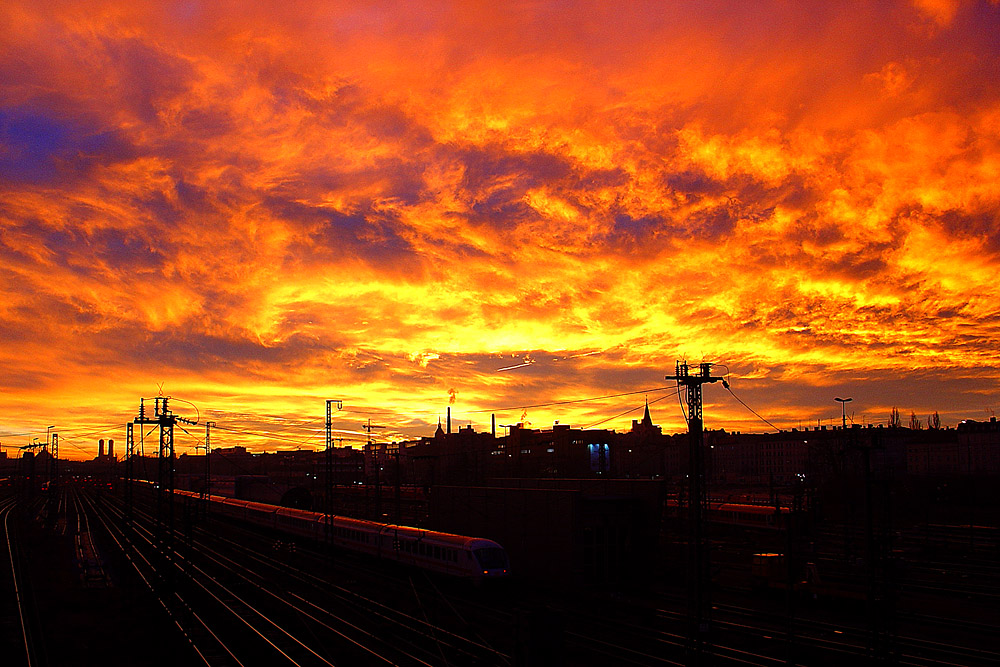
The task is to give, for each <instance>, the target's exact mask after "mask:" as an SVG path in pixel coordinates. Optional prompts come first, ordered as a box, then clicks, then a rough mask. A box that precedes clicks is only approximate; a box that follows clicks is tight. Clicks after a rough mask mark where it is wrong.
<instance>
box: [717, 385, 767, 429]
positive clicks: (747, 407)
mask: <svg viewBox="0 0 1000 667" xmlns="http://www.w3.org/2000/svg"><path fill="white" fill-rule="evenodd" d="M722 386H723V387H725V388H726V391H728V392H729V393H730V394H732V395H733V398H735V399H736V400H737V401H739V402H740V405H742V406H743V407H744V408H746V409H747V410H749V411H750V412H752V413H754V414H755V415H757V418H758V419H760V420H761V421H762V422H764V423H765V424H767V425H768V426H770V427H771V428H773V429H774V430H775V431H777V432H778V433H781V429H780V428H778V427H777V426H775V425H774V424H772V423H771V422H769V421H767V420H766V419H764V418H763V417H761V416H760V414H759V413H758V412H757V411H756V410H754V409H753V408H751V407H750V406H749V405H747V404H746V403H744V402H743V401H742V400H741V399H740V397H739V396H737V395H736V394H735V393H734V392H733V390H732V388H731V387H730V386H729V383H728V382H725V383H723V385H722Z"/></svg>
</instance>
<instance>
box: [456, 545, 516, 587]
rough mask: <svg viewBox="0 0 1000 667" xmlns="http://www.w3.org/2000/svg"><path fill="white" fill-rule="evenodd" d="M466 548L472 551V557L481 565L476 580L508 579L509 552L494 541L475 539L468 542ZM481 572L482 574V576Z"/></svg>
mask: <svg viewBox="0 0 1000 667" xmlns="http://www.w3.org/2000/svg"><path fill="white" fill-rule="evenodd" d="M466 548H467V549H469V550H470V551H472V556H473V558H475V561H476V563H477V564H478V565H479V568H478V569H477V570H476V576H475V577H474V578H475V579H480V578H484V579H493V578H496V577H506V576H507V575H508V574H509V573H510V561H508V560H507V552H506V551H504V548H503V547H502V546H500V545H499V544H497V543H496V542H494V541H493V540H487V539H483V538H481V537H475V538H472V539H470V540H469V541H468V542H466ZM480 572H482V574H481V575H480V574H479V573H480Z"/></svg>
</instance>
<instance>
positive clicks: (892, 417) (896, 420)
mask: <svg viewBox="0 0 1000 667" xmlns="http://www.w3.org/2000/svg"><path fill="white" fill-rule="evenodd" d="M902 425H903V420H902V419H901V418H900V416H899V408H897V407H895V406H893V408H892V412H890V413H889V428H899V427H900V426H902Z"/></svg>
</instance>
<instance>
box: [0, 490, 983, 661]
mask: <svg viewBox="0 0 1000 667" xmlns="http://www.w3.org/2000/svg"><path fill="white" fill-rule="evenodd" d="M170 514H171V512H166V511H165V510H164V508H163V506H160V507H159V510H158V508H157V504H156V503H155V502H153V499H152V498H151V497H150V498H143V497H141V496H138V495H137V497H136V500H135V503H134V505H133V506H132V507H131V511H130V508H129V507H128V506H126V504H125V503H124V500H123V498H122V497H120V496H119V495H115V494H113V493H112V492H111V491H110V490H108V489H106V488H95V487H89V488H88V487H85V486H82V485H74V484H66V485H65V486H63V487H62V488H60V489H59V490H57V491H54V492H50V493H48V494H39V495H36V496H34V497H33V498H30V499H26V498H24V497H23V496H20V495H18V494H17V493H15V489H13V488H7V489H6V490H5V495H3V496H2V498H0V521H2V523H3V526H4V539H3V544H4V547H3V551H4V553H3V556H2V561H3V566H2V567H3V577H2V589H0V590H2V596H3V597H2V601H0V611H2V615H0V632H2V641H3V645H4V646H6V647H9V648H8V650H7V651H6V652H5V664H6V665H31V666H42V665H59V666H62V665H67V666H73V665H92V664H102V665H202V664H203V665H212V666H215V665H245V666H248V667H249V666H251V665H254V666H255V665H280V664H291V665H302V666H306V665H382V664H385V665H498V666H500V665H679V664H690V662H691V660H690V658H691V656H690V655H689V654H687V653H686V647H687V631H688V625H687V620H686V618H687V617H686V609H687V600H686V597H685V588H684V582H683V580H682V579H683V578H682V577H681V576H678V575H677V572H678V571H681V572H682V571H683V566H682V565H678V564H677V563H674V562H672V561H671V560H670V558H668V557H665V558H663V559H660V561H659V564H660V565H659V568H658V569H657V571H654V572H650V573H649V577H648V583H649V585H648V586H645V587H643V589H642V590H635V589H631V590H616V589H613V588H608V587H593V588H577V589H573V590H565V589H558V588H550V587H547V586H546V585H544V584H543V583H539V582H534V581H532V582H529V581H523V580H521V579H520V578H519V577H518V576H517V563H516V562H512V563H511V567H512V568H513V570H512V571H513V575H512V576H510V577H505V578H498V579H495V580H488V581H483V582H471V581H466V580H460V579H456V578H453V577H447V576H444V575H440V574H437V573H433V572H430V573H429V572H427V571H425V570H423V569H418V568H413V567H405V566H403V565H400V564H397V563H391V562H385V561H379V560H375V559H373V558H371V557H369V556H365V555H363V554H357V553H352V552H350V551H348V550H345V549H331V548H329V547H328V545H325V544H322V543H315V542H313V541H310V540H306V539H301V538H296V537H294V536H289V535H287V534H283V533H281V532H277V531H274V530H269V529H266V528H262V527H260V526H256V525H250V524H246V523H241V522H237V521H233V520H231V519H229V518H225V517H219V516H215V515H213V514H212V513H211V512H209V513H208V515H207V516H202V515H193V514H192V513H191V512H190V511H185V510H184V509H183V508H182V507H179V506H178V507H176V508H174V511H173V512H172V514H173V516H172V518H170V519H169V520H168V519H167V517H168V516H170ZM171 524H172V529H171ZM720 535H721V533H720ZM667 539H668V540H669V536H667ZM777 539H780V537H779V538H777ZM860 539H861V536H859V535H857V534H854V533H853V532H852V531H851V530H847V529H845V528H844V527H843V526H837V525H828V526H824V527H823V529H822V530H821V531H818V532H817V534H816V538H815V543H814V544H813V545H812V547H811V549H812V550H811V553H810V560H811V563H812V564H813V567H814V568H815V569H816V571H818V572H819V573H821V574H823V575H824V577H825V579H824V582H825V584H826V588H825V589H822V590H821V589H819V588H815V587H814V588H811V589H808V588H806V589H802V590H797V591H796V592H795V593H793V594H789V593H788V591H787V590H783V589H781V588H780V587H776V586H773V585H772V586H769V585H767V584H768V582H766V581H765V582H761V581H759V580H755V579H754V577H753V576H752V571H751V560H752V555H753V552H754V551H755V550H759V549H760V547H761V544H762V542H766V539H765V538H758V537H757V536H756V535H754V534H751V533H746V532H739V531H728V532H726V533H725V534H724V536H722V537H719V539H717V540H714V539H713V542H712V562H713V573H712V576H713V582H714V588H713V590H712V591H711V605H712V606H711V609H712V612H711V630H710V635H709V640H710V641H709V644H708V645H707V647H706V649H705V655H704V656H701V657H702V659H703V660H704V663H705V664H718V665H730V664H731V665H761V666H770V665H786V664H800V665H842V664H848V663H850V662H855V661H862V662H864V661H866V660H870V661H872V662H887V661H889V662H893V663H895V664H904V665H942V664H944V665H995V664H1000V650H998V648H997V645H996V640H995V637H996V633H997V631H998V629H1000V621H998V612H997V610H998V609H1000V564H998V560H997V556H998V551H997V541H996V540H997V538H996V530H995V529H988V528H985V527H979V528H978V530H973V531H969V530H968V526H966V530H963V529H961V528H960V527H954V526H947V525H936V526H935V525H925V526H922V527H920V528H919V529H914V530H910V531H902V532H900V533H899V534H898V535H897V536H896V538H895V541H894V548H895V551H894V554H895V556H894V558H893V563H894V570H893V576H892V579H893V583H894V586H893V589H892V605H891V610H892V614H891V615H890V616H888V617H883V618H880V619H873V618H872V614H871V613H870V611H871V608H870V607H868V606H867V603H866V599H865V597H866V595H867V591H868V590H869V588H868V587H869V585H870V581H868V580H866V578H865V574H864V568H861V569H859V568H858V567H857V563H854V564H853V565H854V566H855V567H854V568H853V569H852V568H851V567H845V566H844V565H843V563H841V562H838V560H837V558H836V557H834V555H833V554H834V553H837V550H838V548H840V547H842V545H843V544H845V543H851V542H853V541H857V540H860ZM539 557H540V558H541V557H544V555H541V554H540V555H539ZM841 560H842V559H841ZM772 583H773V582H772ZM820 592H822V594H819V593H820ZM882 609H883V610H884V609H886V607H883V608H882Z"/></svg>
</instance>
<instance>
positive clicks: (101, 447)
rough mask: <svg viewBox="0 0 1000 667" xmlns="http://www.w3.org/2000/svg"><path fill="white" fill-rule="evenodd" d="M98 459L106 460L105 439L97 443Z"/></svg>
mask: <svg viewBox="0 0 1000 667" xmlns="http://www.w3.org/2000/svg"><path fill="white" fill-rule="evenodd" d="M97 458H99V459H103V458H104V438H101V439H100V440H98V441H97Z"/></svg>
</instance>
